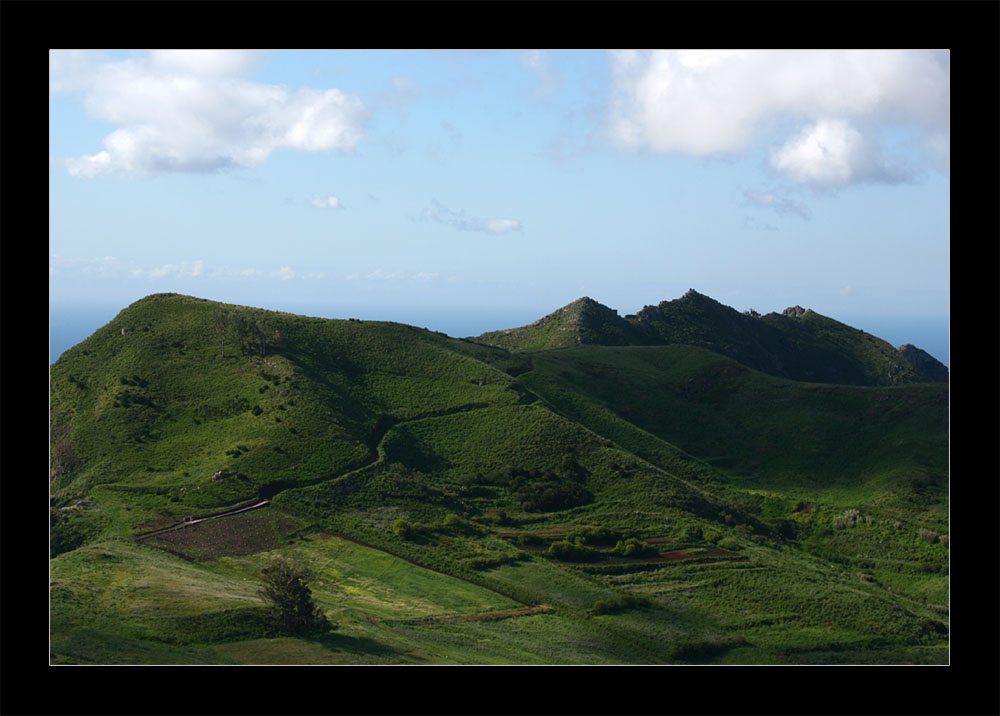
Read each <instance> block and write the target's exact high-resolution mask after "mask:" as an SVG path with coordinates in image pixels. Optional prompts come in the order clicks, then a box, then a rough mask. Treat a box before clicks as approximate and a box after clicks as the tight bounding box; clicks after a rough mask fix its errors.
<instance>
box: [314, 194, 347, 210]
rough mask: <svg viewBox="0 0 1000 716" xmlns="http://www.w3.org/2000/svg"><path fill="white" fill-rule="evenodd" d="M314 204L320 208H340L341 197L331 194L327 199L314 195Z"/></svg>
mask: <svg viewBox="0 0 1000 716" xmlns="http://www.w3.org/2000/svg"><path fill="white" fill-rule="evenodd" d="M312 205H313V206H315V207H316V208H318V209H339V208H341V206H340V199H338V198H337V197H335V196H329V197H327V198H326V199H321V198H320V197H318V196H317V197H313V200H312Z"/></svg>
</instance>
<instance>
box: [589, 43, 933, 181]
mask: <svg viewBox="0 0 1000 716" xmlns="http://www.w3.org/2000/svg"><path fill="white" fill-rule="evenodd" d="M611 63H612V76H613V97H612V106H611V114H610V124H609V130H610V133H611V138H612V140H613V141H614V143H615V144H617V145H618V146H619V147H621V148H624V149H629V150H634V151H642V150H646V151H654V152H675V153H680V154H687V155H691V156H720V155H732V154H736V153H739V152H743V151H746V150H747V148H748V147H749V145H750V143H751V141H752V140H753V138H754V136H755V133H757V132H758V131H759V130H761V129H762V128H765V127H768V126H776V125H774V123H775V122H783V121H788V120H791V121H794V122H799V123H802V122H805V123H806V124H807V126H806V127H805V128H804V129H802V130H801V133H800V134H799V136H798V137H794V138H792V139H789V140H788V142H789V143H786V145H785V147H783V148H782V149H781V150H779V152H778V153H779V154H780V158H779V159H777V160H776V162H775V165H774V166H775V168H776V169H778V170H779V171H783V172H787V174H788V175H789V176H791V177H792V178H794V179H796V180H798V181H804V182H813V181H815V182H820V183H830V182H834V183H836V182H844V181H855V180H859V179H865V180H870V179H877V180H898V179H899V174H900V172H899V170H893V171H888V170H887V169H886V166H885V162H882V164H881V166H880V165H879V162H878V161H876V158H877V145H876V143H875V141H874V140H872V139H869V138H867V137H864V136H862V133H861V130H860V129H859V127H861V126H863V127H866V128H867V130H866V131H870V130H872V129H875V128H878V127H898V126H904V125H905V126H911V127H916V128H918V129H919V130H920V131H921V132H923V133H925V134H926V135H927V136H928V137H930V136H937V137H947V135H948V133H949V130H950V120H949V111H950V70H949V58H948V53H947V51H902V50H775V51H771V50H747V51H704V50H691V51H657V52H634V51H629V52H616V53H612V55H611ZM801 126H802V125H801V124H800V127H801ZM821 143H824V144H825V146H826V147H827V151H826V152H825V153H821V152H818V151H817V147H818V146H819V145H820V144H821ZM942 144H944V145H946V142H942V141H941V140H940V139H938V140H937V141H936V145H937V146H939V147H940V146H942Z"/></svg>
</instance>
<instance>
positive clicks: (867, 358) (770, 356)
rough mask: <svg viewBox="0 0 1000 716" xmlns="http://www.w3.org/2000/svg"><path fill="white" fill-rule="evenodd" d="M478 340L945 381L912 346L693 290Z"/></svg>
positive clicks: (839, 376)
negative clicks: (742, 307)
mask: <svg viewBox="0 0 1000 716" xmlns="http://www.w3.org/2000/svg"><path fill="white" fill-rule="evenodd" d="M476 340H478V341H480V342H482V343H484V344H487V345H494V346H499V347H501V348H505V349H507V350H510V351H518V352H523V351H541V350H550V349H553V348H565V347H570V346H578V345H605V346H624V345H633V346H636V345H677V344H680V345H692V346H699V347H701V348H706V349H708V350H710V351H713V352H715V353H719V354H721V355H724V356H728V357H730V358H733V359H734V360H736V361H738V362H740V363H741V364H743V365H746V366H749V367H751V368H756V369H757V370H760V371H763V372H765V373H770V374H771V375H776V376H780V377H784V378H791V379H793V380H802V381H811V382H818V383H833V384H839V385H904V384H910V383H921V382H947V380H948V371H947V368H945V367H944V366H943V365H941V364H940V363H939V362H937V361H936V360H935V359H934V358H932V357H931V356H929V355H928V354H927V353H925V352H924V351H921V350H920V349H918V348H915V347H913V346H910V345H906V346H901V347H900V348H899V349H896V348H893V347H892V346H891V345H890V344H889V343H887V342H885V341H883V340H882V339H880V338H877V337H876V336H872V335H871V334H868V333H865V332H864V331H861V330H858V329H855V328H852V327H850V326H847V325H845V324H843V323H840V322H839V321H835V320H833V319H831V318H827V317H826V316H821V315H819V314H818V313H815V312H814V311H811V310H806V309H802V308H800V307H798V306H795V307H793V308H789V309H786V310H785V311H784V312H783V313H780V314H778V313H769V314H767V315H765V316H760V315H759V314H756V313H755V312H747V313H739V312H738V311H735V310H734V309H732V308H730V307H728V306H724V305H723V304H721V303H719V302H718V301H716V300H714V299H712V298H709V297H708V296H704V295H702V294H700V293H698V292H697V291H695V290H693V289H692V290H689V291H688V292H687V293H685V294H684V295H683V296H681V297H680V298H678V299H676V300H673V301H662V302H661V303H659V304H658V305H656V306H646V307H644V308H643V309H642V310H641V311H639V312H638V313H636V314H635V315H628V316H625V317H624V318H621V317H619V316H618V314H617V312H615V311H613V310H612V309H610V308H607V307H606V306H602V305H601V304H599V303H597V302H596V301H593V300H592V299H589V298H582V299H579V300H577V301H574V302H573V303H571V304H569V305H568V306H565V307H564V308H561V309H559V310H558V311H556V312H555V313H552V314H550V315H548V316H546V317H544V318H542V319H539V320H538V321H536V322H535V323H532V324H531V325H529V326H524V327H521V328H513V329H508V330H505V331H494V332H491V333H484V334H483V335H481V336H479V337H478V338H477V339H476Z"/></svg>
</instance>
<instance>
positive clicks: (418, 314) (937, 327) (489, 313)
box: [49, 306, 950, 367]
mask: <svg viewBox="0 0 1000 716" xmlns="http://www.w3.org/2000/svg"><path fill="white" fill-rule="evenodd" d="M122 308H124V307H123V306H113V307H112V306H50V308H49V363H50V364H51V363H55V362H56V361H57V360H58V359H59V356H61V355H62V354H63V353H64V352H65V351H67V350H68V349H70V348H72V347H73V346H75V345H76V344H78V343H80V342H81V341H83V340H85V339H86V338H88V337H89V336H90V335H91V334H93V333H94V331H96V330H97V329H98V328H100V327H101V326H104V325H106V324H107V323H109V322H110V321H111V319H113V318H114V317H115V316H116V315H118V313H119V312H120V311H121V310H122ZM277 310H282V311H288V312H290V313H297V314H301V315H304V316H315V317H317V318H341V319H345V318H360V319H362V320H369V321H395V322H397V323H406V324H409V325H411V326H417V327H418V328H427V329H429V330H432V331H440V332H441V333H444V334H446V335H449V336H452V337H453V338H468V337H470V336H478V335H480V334H482V333H486V332H487V331H497V330H502V329H505V328H516V327H518V326H523V325H526V324H528V323H531V322H532V321H535V320H537V319H538V318H541V317H542V316H544V315H547V314H548V313H551V312H552V311H553V310H555V309H552V308H549V309H542V310H540V311H539V310H536V309H530V308H517V309H496V308H468V307H463V308H456V307H438V308H421V307H418V306H369V307H360V306H344V307H343V308H331V307H329V306H324V307H312V308H310V307H308V306H296V307H279V308H278V309H277ZM832 318H836V320H838V321H841V322H842V323H846V324H847V325H850V326H853V327H854V328H860V329H861V330H863V331H865V332H866V333H870V334H872V335H874V336H878V337H879V338H881V339H883V340H886V341H888V342H889V343H891V344H892V345H893V346H897V347H898V346H901V345H903V344H904V343H910V344H912V345H915V346H916V347H917V348H921V349H923V350H925V351H927V352H928V353H930V354H931V355H932V356H934V357H935V358H937V359H938V360H939V361H941V362H942V363H943V364H944V365H946V366H949V358H950V356H949V327H948V317H947V316H935V317H926V318H925V317H919V316H853V317H852V316H845V317H835V316H832ZM949 367H950V366H949Z"/></svg>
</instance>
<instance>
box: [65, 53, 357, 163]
mask: <svg viewBox="0 0 1000 716" xmlns="http://www.w3.org/2000/svg"><path fill="white" fill-rule="evenodd" d="M57 57H58V60H57V61H56V62H54V63H52V62H50V87H52V88H53V90H54V91H59V90H61V89H64V88H67V87H77V88H79V87H86V94H85V97H84V107H85V109H86V111H87V113H88V114H89V115H90V116H92V117H94V118H97V119H101V120H105V121H107V122H110V123H112V124H115V125H118V128H117V129H115V130H114V131H113V132H111V133H110V134H109V135H107V136H106V137H105V138H104V140H103V141H102V144H103V149H102V150H101V151H98V152H96V153H94V154H86V155H82V156H79V157H73V158H71V159H69V160H67V162H66V166H67V169H68V170H69V172H70V174H72V175H74V176H79V177H95V176H99V175H102V174H109V173H113V172H122V173H128V174H156V173H162V172H207V171H214V170H217V169H221V168H225V167H232V166H243V167H252V166H256V165H258V164H260V163H261V162H263V161H265V160H266V159H267V158H268V157H269V156H270V155H271V153H272V152H274V151H276V150H281V149H290V150H296V151H304V152H326V151H334V150H336V151H349V150H351V149H353V148H354V146H355V145H356V144H357V143H358V142H359V141H360V140H361V138H362V134H363V131H362V130H363V125H364V122H365V117H366V112H365V108H364V106H363V105H362V103H361V100H360V99H358V98H357V97H355V96H352V95H347V94H345V93H343V92H341V91H340V90H338V89H326V90H322V89H313V88H309V87H304V88H300V89H297V90H289V89H288V88H285V87H280V86H276V85H267V84H261V83H256V82H251V81H249V80H247V79H245V78H244V77H242V76H241V75H242V74H244V73H246V72H247V71H249V69H250V68H252V66H253V63H254V61H255V58H256V56H255V54H254V53H248V52H233V51H228V50H226V51H223V50H211V51H208V50H197V51H193V50H192V51H172V52H153V53H150V54H149V55H148V56H146V57H140V58H132V59H127V60H120V61H113V62H102V63H94V62H93V61H92V60H91V59H90V58H89V56H88V55H86V54H84V55H79V54H73V55H65V56H63V55H57ZM53 65H55V67H54V69H53ZM79 68H85V70H86V71H84V70H83V69H79Z"/></svg>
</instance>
